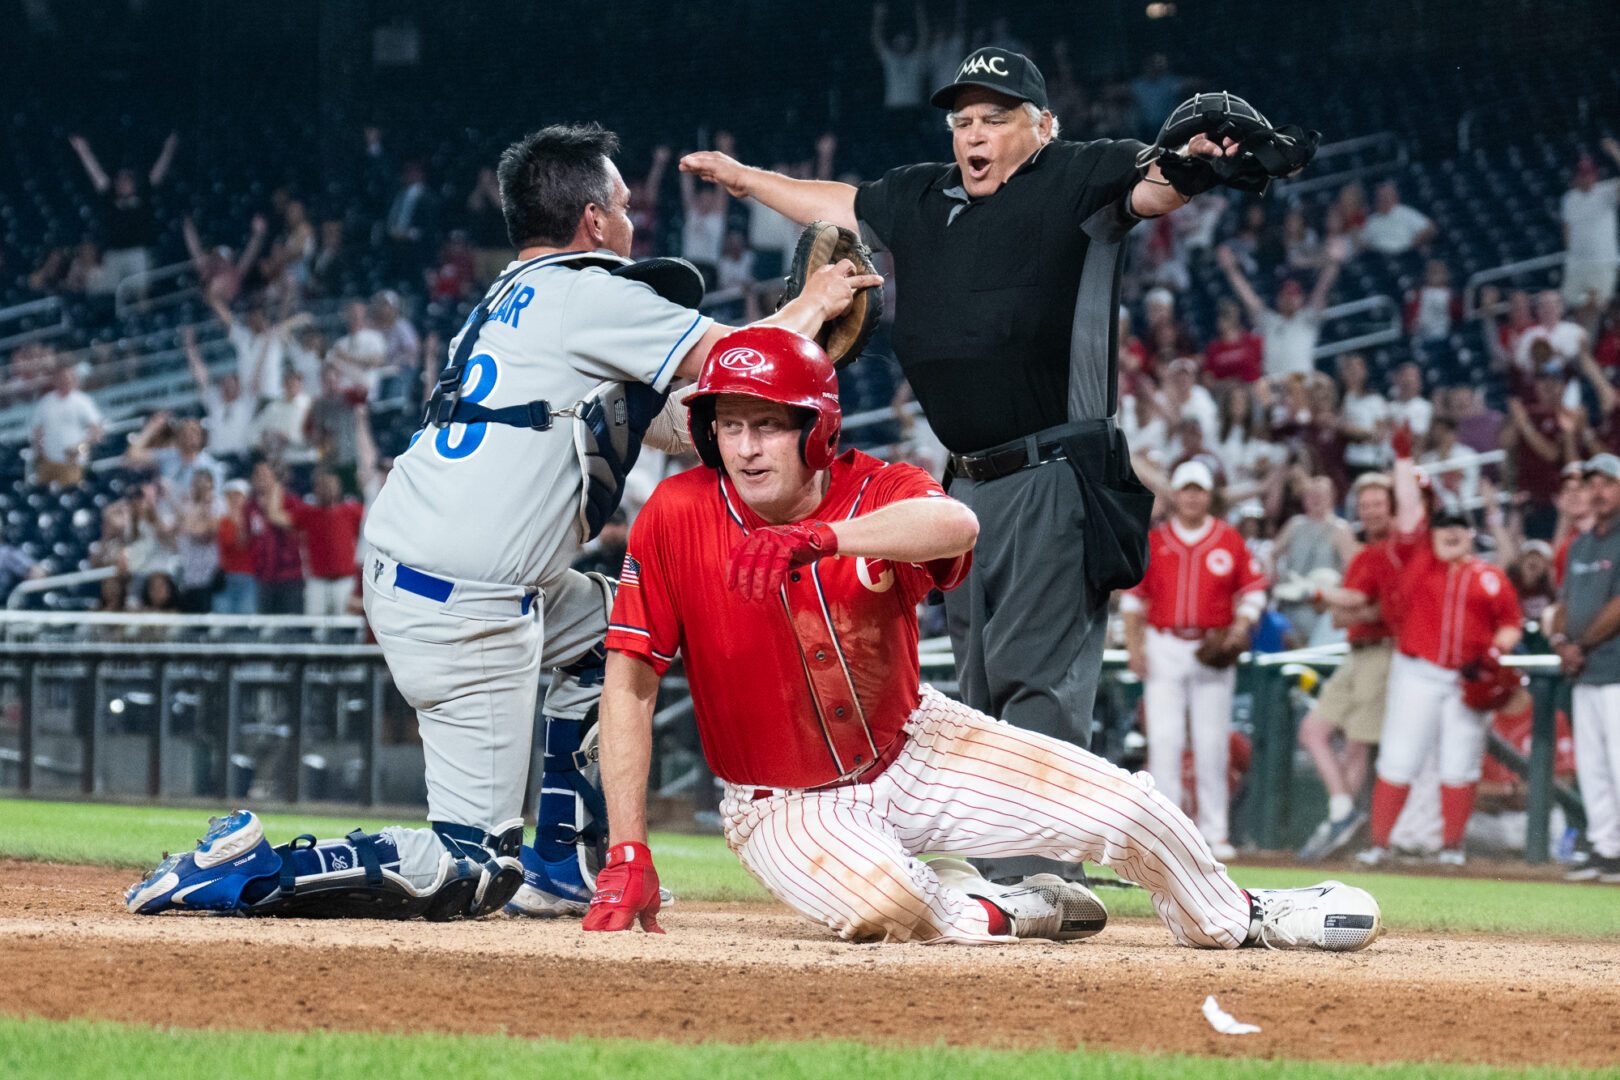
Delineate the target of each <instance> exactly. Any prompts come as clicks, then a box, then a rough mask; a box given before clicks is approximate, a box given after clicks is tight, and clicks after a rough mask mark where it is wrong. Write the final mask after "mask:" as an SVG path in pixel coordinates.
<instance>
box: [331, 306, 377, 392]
mask: <svg viewBox="0 0 1620 1080" xmlns="http://www.w3.org/2000/svg"><path fill="white" fill-rule="evenodd" d="M343 323H344V327H345V330H346V332H345V333H344V335H343V336H342V337H340V338H338V339H337V340H336V341H334V342H332V348H331V349H329V350H328V351H327V354H326V358H327V360H328V361H329V362H330V363H331V364H332V365H333V366H334V367H335V368H337V371H338V375H339V376H340V377H341V378H342V381H343V386H344V387H345V388H354V389H367V388H368V384H369V383H370V381H371V378H372V373H373V372H374V371H376V370H377V369H378V368H380V367H382V366H383V364H384V362H385V361H386V360H387V358H388V341H387V339H386V338H384V337H383V336H382V332H381V331H379V330H377V329H376V328H375V327H373V326H371V325H370V323H368V322H367V320H366V304H365V301H363V300H350V301H349V302H348V303H347V304H344V305H343Z"/></svg>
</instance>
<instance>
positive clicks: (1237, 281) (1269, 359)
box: [1215, 242, 1346, 379]
mask: <svg viewBox="0 0 1620 1080" xmlns="http://www.w3.org/2000/svg"><path fill="white" fill-rule="evenodd" d="M1345 254H1346V252H1345V250H1344V245H1343V244H1342V243H1338V242H1335V243H1331V244H1329V245H1328V257H1327V263H1326V265H1324V266H1323V267H1322V272H1321V274H1319V275H1317V278H1316V287H1315V288H1313V289H1312V290H1311V295H1310V299H1308V300H1307V299H1306V297H1305V289H1304V288H1303V287H1302V286H1301V285H1300V283H1299V282H1298V281H1295V280H1294V279H1293V278H1289V279H1288V280H1287V281H1285V282H1283V283H1282V286H1281V287H1280V288H1279V289H1278V290H1277V306H1276V308H1269V307H1267V306H1266V305H1265V303H1264V302H1262V301H1261V299H1260V296H1259V294H1258V293H1256V292H1255V291H1254V287H1253V286H1251V285H1250V284H1249V279H1248V278H1247V277H1245V276H1244V274H1243V268H1242V267H1241V266H1239V265H1238V259H1237V254H1236V253H1235V252H1234V251H1232V249H1231V248H1229V247H1226V246H1225V245H1224V244H1223V245H1222V246H1220V247H1218V248H1216V249H1215V262H1216V264H1217V265H1219V266H1220V268H1221V270H1222V272H1224V273H1225V274H1226V280H1227V282H1228V284H1230V285H1231V286H1232V291H1233V292H1235V293H1237V296H1238V299H1239V300H1241V301H1242V302H1243V309H1244V310H1245V311H1247V312H1248V314H1249V322H1250V323H1252V324H1253V325H1254V328H1255V330H1256V331H1257V332H1258V333H1259V335H1260V339H1261V341H1262V343H1263V345H1264V350H1263V361H1262V362H1263V364H1264V368H1265V373H1266V377H1267V378H1268V379H1269V378H1276V377H1277V376H1279V375H1289V374H1292V373H1294V372H1299V373H1301V374H1305V375H1309V374H1311V373H1312V372H1314V371H1315V370H1316V343H1317V339H1318V338H1320V337H1321V334H1322V312H1323V311H1325V310H1326V309H1327V297H1328V290H1329V289H1331V288H1333V282H1334V281H1335V280H1336V279H1337V278H1338V276H1339V267H1340V265H1341V264H1342V263H1343V261H1344V257H1345Z"/></svg>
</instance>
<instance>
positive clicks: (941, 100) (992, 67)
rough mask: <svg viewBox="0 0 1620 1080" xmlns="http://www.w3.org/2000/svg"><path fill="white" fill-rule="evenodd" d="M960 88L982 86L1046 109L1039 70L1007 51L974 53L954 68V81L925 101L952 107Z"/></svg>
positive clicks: (977, 51)
mask: <svg viewBox="0 0 1620 1080" xmlns="http://www.w3.org/2000/svg"><path fill="white" fill-rule="evenodd" d="M964 86H982V87H984V88H986V89H987V90H994V91H995V92H996V93H998V94H1006V95H1007V96H1008V97H1013V98H1017V99H1018V100H1019V101H1027V102H1029V103H1030V104H1032V105H1034V106H1035V107H1036V108H1037V109H1044V108H1046V79H1045V78H1043V77H1042V76H1041V69H1040V68H1038V67H1036V66H1035V61H1033V60H1031V59H1030V58H1029V57H1027V56H1025V55H1024V54H1023V53H1015V52H1013V51H1012V50H1010V49H997V48H994V47H990V48H984V49H976V50H974V51H973V52H972V53H970V54H969V55H968V58H967V59H966V60H963V61H962V63H961V65H960V66H959V67H958V68H957V69H956V81H955V82H953V83H951V84H950V85H949V86H942V87H940V88H939V89H938V90H935V91H934V96H933V97H931V98H929V99H928V100H929V102H930V103H931V104H932V105H933V106H934V107H935V108H936V109H949V108H951V107H952V106H953V105H955V104H956V92H957V91H958V90H960V89H962V88H963V87H964Z"/></svg>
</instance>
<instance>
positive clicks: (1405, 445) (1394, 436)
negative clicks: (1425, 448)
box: [1389, 423, 1412, 461]
mask: <svg viewBox="0 0 1620 1080" xmlns="http://www.w3.org/2000/svg"><path fill="white" fill-rule="evenodd" d="M1389 448H1390V449H1391V450H1393V451H1395V456H1396V457H1398V458H1403V459H1405V460H1407V461H1410V460H1412V425H1410V424H1406V423H1403V424H1401V426H1400V427H1398V428H1396V429H1395V430H1394V431H1393V432H1391V433H1390V436H1389Z"/></svg>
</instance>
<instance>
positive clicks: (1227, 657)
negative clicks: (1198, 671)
mask: <svg viewBox="0 0 1620 1080" xmlns="http://www.w3.org/2000/svg"><path fill="white" fill-rule="evenodd" d="M1246 647H1247V645H1246V643H1245V642H1244V641H1243V640H1242V639H1241V638H1239V639H1238V640H1237V641H1235V642H1234V641H1233V640H1231V635H1230V634H1228V633H1227V632H1226V631H1225V630H1209V631H1206V632H1205V633H1204V640H1203V641H1200V642H1199V643H1198V649H1197V651H1195V652H1194V653H1193V658H1194V659H1196V660H1197V661H1198V662H1199V663H1200V664H1203V665H1204V666H1205V667H1212V668H1215V669H1217V670H1219V669H1221V668H1229V667H1231V666H1232V665H1233V664H1235V663H1237V662H1238V657H1240V656H1242V655H1243V650H1244V649H1245V648H1246Z"/></svg>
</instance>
